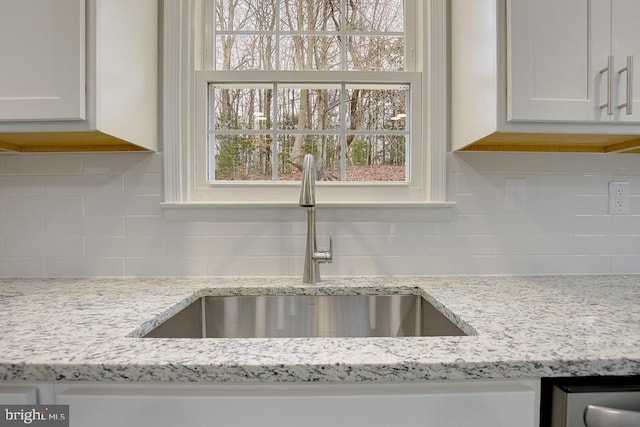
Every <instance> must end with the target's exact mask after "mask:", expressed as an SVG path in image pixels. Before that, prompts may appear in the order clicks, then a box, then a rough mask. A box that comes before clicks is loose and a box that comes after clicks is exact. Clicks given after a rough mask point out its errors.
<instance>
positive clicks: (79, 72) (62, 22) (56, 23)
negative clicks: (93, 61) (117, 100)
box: [0, 0, 85, 121]
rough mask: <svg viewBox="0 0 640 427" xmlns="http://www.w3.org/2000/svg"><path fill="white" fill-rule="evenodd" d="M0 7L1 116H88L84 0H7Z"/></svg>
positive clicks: (59, 118)
mask: <svg viewBox="0 0 640 427" xmlns="http://www.w3.org/2000/svg"><path fill="white" fill-rule="evenodd" d="M0 10H1V11H2V13H0V33H1V34H2V37H0V53H1V55H2V58H3V61H2V67H0V120H3V121H6V120H81V119H84V118H85V97H84V92H85V70H84V63H85V57H84V51H85V35H84V34H85V7H84V0H52V1H42V0H3V1H2V2H0Z"/></svg>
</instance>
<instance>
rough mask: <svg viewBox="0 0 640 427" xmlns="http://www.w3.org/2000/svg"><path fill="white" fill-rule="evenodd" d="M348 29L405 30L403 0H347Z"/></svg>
mask: <svg viewBox="0 0 640 427" xmlns="http://www.w3.org/2000/svg"><path fill="white" fill-rule="evenodd" d="M345 16H346V23H347V31H377V32H403V31H404V1H403V0H358V1H348V2H346V15H345Z"/></svg>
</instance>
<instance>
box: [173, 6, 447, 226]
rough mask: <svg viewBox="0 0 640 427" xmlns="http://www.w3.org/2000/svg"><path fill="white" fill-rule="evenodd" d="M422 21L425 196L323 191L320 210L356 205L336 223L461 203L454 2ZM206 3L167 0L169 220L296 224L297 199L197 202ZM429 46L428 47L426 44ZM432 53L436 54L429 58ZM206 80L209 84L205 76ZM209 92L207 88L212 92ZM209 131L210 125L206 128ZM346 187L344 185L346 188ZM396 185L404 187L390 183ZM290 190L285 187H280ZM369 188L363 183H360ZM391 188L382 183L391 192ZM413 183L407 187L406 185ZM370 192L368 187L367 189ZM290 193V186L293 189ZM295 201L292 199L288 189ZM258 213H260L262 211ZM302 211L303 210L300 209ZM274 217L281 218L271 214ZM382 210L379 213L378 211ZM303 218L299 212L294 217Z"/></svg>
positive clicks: (428, 212)
mask: <svg viewBox="0 0 640 427" xmlns="http://www.w3.org/2000/svg"><path fill="white" fill-rule="evenodd" d="M419 3H420V4H421V5H422V7H421V9H422V11H421V12H420V13H422V18H423V21H424V22H428V23H429V25H427V26H426V30H424V34H423V37H422V40H418V45H417V46H416V50H417V55H416V61H417V63H418V68H419V69H421V71H422V79H423V82H422V88H421V90H422V112H423V113H422V117H421V118H422V123H423V132H422V138H423V141H424V143H423V150H422V151H423V152H422V155H421V157H422V159H421V160H422V162H423V168H422V169H423V171H422V176H421V178H420V187H421V188H420V191H419V195H418V196H417V197H416V196H415V195H414V196H412V197H401V198H396V199H386V200H358V201H355V202H354V201H353V200H346V199H345V198H341V199H336V200H331V201H329V200H327V201H325V202H324V203H323V200H322V198H321V196H320V195H321V192H320V191H321V190H320V189H319V190H318V198H317V202H318V206H319V207H323V206H324V207H325V208H330V209H334V208H335V209H341V208H348V212H349V214H348V215H343V214H334V215H333V216H331V215H328V217H331V218H335V220H348V218H351V220H353V218H354V217H353V215H359V214H364V213H365V212H366V215H367V217H368V218H371V220H377V219H378V218H379V219H381V220H385V219H388V218H389V215H390V214H393V216H394V220H407V221H414V220H422V221H424V220H437V221H440V220H446V219H447V218H450V216H451V215H452V207H453V206H454V205H455V204H454V203H448V202H446V151H447V144H446V141H447V73H448V66H447V35H446V34H447V0H427V1H424V2H419ZM202 7H203V4H202V0H181V1H176V0H165V1H164V28H163V30H164V39H163V43H164V51H163V53H164V55H163V77H164V85H163V89H164V90H163V112H164V114H163V117H164V120H163V148H164V162H165V171H164V172H165V173H164V177H165V202H164V203H163V204H162V207H163V208H164V211H165V216H166V217H167V218H168V219H172V220H180V219H184V220H198V219H202V220H207V219H215V220H239V219H240V218H242V217H243V215H238V214H239V212H241V211H242V212H244V213H245V215H246V216H247V218H246V219H251V218H254V217H255V218H254V219H255V220H289V219H288V215H285V214H283V212H284V211H285V210H287V209H289V208H292V207H298V205H297V197H294V198H293V200H291V201H285V200H286V199H282V198H281V199H279V200H278V199H275V201H274V199H273V198H272V197H268V198H263V200H238V199H236V200H233V199H232V198H229V199H227V200H219V201H217V202H203V201H199V200H198V199H197V197H195V190H196V188H197V179H196V175H195V171H196V163H197V161H196V156H195V151H194V150H195V147H196V146H195V144H194V143H193V142H194V140H195V138H197V136H198V130H197V126H196V121H197V101H198V96H202V94H200V93H199V92H202V91H198V78H199V77H198V76H201V77H202V76H203V74H201V73H197V71H198V70H201V69H202V61H203V59H202V54H201V53H202V37H200V35H201V34H202V29H203V25H204V22H203V17H202V14H201V13H200V11H201V10H202ZM421 42H422V43H423V45H420V43H421ZM427 52H428V54H427ZM205 80H206V79H205ZM204 92H205V93H206V91H204ZM205 129H206V128H205ZM342 184H343V185H344V183H342ZM389 184H390V185H391V186H393V185H397V183H389ZM280 185H282V184H280ZM359 185H361V186H362V184H359ZM385 185H386V184H383V185H382V186H381V184H380V183H377V184H376V186H378V187H379V188H380V187H382V188H384V186H385ZM405 185H406V184H405ZM366 187H367V186H366V185H365V186H364V187H361V188H366ZM283 188H285V189H286V188H287V186H286V185H284V186H283ZM285 193H286V195H287V197H289V195H290V194H291V193H290V192H286V191H285ZM249 208H257V209H258V211H259V214H256V210H255V209H249ZM297 210H300V209H297ZM267 212H272V213H273V215H268V214H266V213H267ZM377 213H379V215H378V214H377ZM294 217H296V218H297V214H296V215H294Z"/></svg>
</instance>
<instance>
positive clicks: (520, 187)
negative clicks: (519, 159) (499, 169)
mask: <svg viewBox="0 0 640 427" xmlns="http://www.w3.org/2000/svg"><path fill="white" fill-rule="evenodd" d="M526 208H527V180H526V179H524V178H507V179H505V180H504V210H505V211H507V212H522V211H524V210H526Z"/></svg>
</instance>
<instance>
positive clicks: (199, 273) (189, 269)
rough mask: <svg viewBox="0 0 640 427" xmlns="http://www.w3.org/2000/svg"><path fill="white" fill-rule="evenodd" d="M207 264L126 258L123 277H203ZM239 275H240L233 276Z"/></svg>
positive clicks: (202, 260) (204, 261)
mask: <svg viewBox="0 0 640 427" xmlns="http://www.w3.org/2000/svg"><path fill="white" fill-rule="evenodd" d="M208 265H209V262H208V260H207V258H204V257H150V258H147V257H144V258H139V257H127V258H126V259H125V273H124V275H125V276H132V277H156V276H157V277H184V276H187V277H189V276H194V277H204V276H213V275H215V274H208V273H207V266H208ZM235 275H241V274H235Z"/></svg>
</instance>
